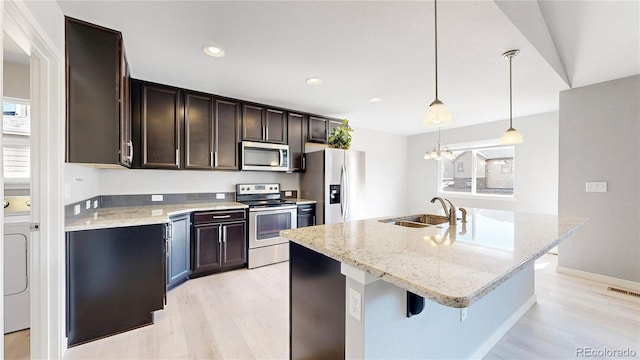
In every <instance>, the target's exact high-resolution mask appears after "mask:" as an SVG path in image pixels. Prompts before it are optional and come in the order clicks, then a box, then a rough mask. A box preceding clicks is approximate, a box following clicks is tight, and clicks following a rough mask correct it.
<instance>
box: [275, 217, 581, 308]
mask: <svg viewBox="0 0 640 360" xmlns="http://www.w3.org/2000/svg"><path fill="white" fill-rule="evenodd" d="M467 210H468V216H467V219H468V222H467V223H465V224H462V223H461V222H460V221H458V224H457V225H453V226H450V225H449V224H448V223H445V224H442V225H437V226H430V227H424V228H409V227H403V226H398V225H394V224H393V223H389V222H386V223H385V222H382V221H380V220H382V219H370V220H360V221H353V222H348V223H344V224H331V225H320V226H313V227H305V228H300V229H292V230H284V231H282V232H281V235H282V236H284V237H286V238H288V239H290V240H291V241H293V242H295V243H298V244H300V245H303V246H305V247H307V248H309V249H312V250H314V251H317V252H319V253H322V254H324V255H326V256H328V257H330V258H333V259H335V260H338V261H340V262H343V263H345V264H348V265H351V266H353V267H355V268H357V269H360V270H363V271H366V272H368V273H370V274H371V275H373V276H375V277H379V278H380V279H382V280H385V281H388V282H390V283H392V284H394V285H396V286H398V287H401V288H403V289H406V290H409V291H411V292H413V293H415V294H418V295H420V296H423V297H425V298H427V299H430V300H433V301H435V302H437V303H440V304H442V305H446V306H450V307H456V308H463V307H468V306H469V305H471V304H473V303H474V302H476V301H477V300H479V299H480V298H482V297H483V296H484V295H486V294H488V293H489V292H491V291H492V290H493V289H495V288H496V287H498V286H499V285H500V284H502V283H503V282H505V281H507V280H508V279H509V278H511V276H513V275H514V274H516V273H517V272H518V271H520V270H521V269H523V268H524V267H525V266H527V265H529V264H530V263H531V262H533V261H535V260H536V259H537V258H539V257H540V256H542V255H544V254H545V253H546V252H547V251H548V250H550V249H551V248H553V247H554V246H556V245H557V244H558V243H559V242H560V241H562V240H564V239H566V238H567V237H569V236H570V235H571V234H573V233H574V232H575V231H576V230H578V229H579V228H581V227H582V226H583V225H584V224H586V222H587V220H586V219H580V218H575V217H568V216H555V215H540V214H529V213H518V212H512V211H500V210H487V209H467Z"/></svg>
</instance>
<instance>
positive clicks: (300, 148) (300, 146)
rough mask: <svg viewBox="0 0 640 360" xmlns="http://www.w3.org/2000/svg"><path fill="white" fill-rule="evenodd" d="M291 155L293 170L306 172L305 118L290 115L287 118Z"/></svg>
mask: <svg viewBox="0 0 640 360" xmlns="http://www.w3.org/2000/svg"><path fill="white" fill-rule="evenodd" d="M287 121H288V131H287V137H288V141H287V143H288V144H289V154H290V156H291V170H292V171H304V165H305V164H304V141H305V134H304V116H303V115H299V114H293V113H289V114H288V116H287Z"/></svg>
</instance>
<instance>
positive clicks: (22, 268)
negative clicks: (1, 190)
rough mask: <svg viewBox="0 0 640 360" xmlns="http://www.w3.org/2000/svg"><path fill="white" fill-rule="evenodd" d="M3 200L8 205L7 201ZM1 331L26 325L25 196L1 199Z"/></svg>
mask: <svg viewBox="0 0 640 360" xmlns="http://www.w3.org/2000/svg"><path fill="white" fill-rule="evenodd" d="M7 202H8V203H9V204H7ZM4 204H5V209H4V210H5V216H4V333H5V334H7V333H10V332H14V331H18V330H23V329H27V328H29V326H30V325H29V312H30V309H29V308H30V299H29V296H30V291H29V282H30V281H29V265H30V260H29V253H30V249H31V244H30V238H31V232H30V230H29V227H30V225H31V215H30V213H29V197H28V196H20V197H11V198H5V202H4Z"/></svg>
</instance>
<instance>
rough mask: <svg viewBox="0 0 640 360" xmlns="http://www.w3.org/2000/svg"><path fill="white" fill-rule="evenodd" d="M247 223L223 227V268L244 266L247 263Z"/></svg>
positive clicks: (229, 224)
mask: <svg viewBox="0 0 640 360" xmlns="http://www.w3.org/2000/svg"><path fill="white" fill-rule="evenodd" d="M246 236H247V232H246V226H245V222H244V221H243V222H236V223H227V224H223V225H222V266H223V267H227V266H234V265H242V264H244V263H245V262H246V261H247V249H246V247H247V243H246Z"/></svg>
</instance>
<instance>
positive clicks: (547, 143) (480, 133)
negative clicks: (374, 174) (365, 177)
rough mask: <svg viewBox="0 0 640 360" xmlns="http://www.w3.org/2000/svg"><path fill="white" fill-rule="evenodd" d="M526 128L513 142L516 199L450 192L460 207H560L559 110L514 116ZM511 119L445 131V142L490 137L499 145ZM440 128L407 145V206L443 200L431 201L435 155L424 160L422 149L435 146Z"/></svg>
mask: <svg viewBox="0 0 640 360" xmlns="http://www.w3.org/2000/svg"><path fill="white" fill-rule="evenodd" d="M513 124H514V127H515V128H516V129H518V131H520V133H522V135H523V137H524V143H522V144H520V145H516V147H515V157H516V160H515V161H516V165H515V179H514V191H515V197H514V200H492V199H491V200H489V199H470V198H464V197H461V196H452V195H446V197H447V198H449V199H451V201H452V202H453V203H454V204H455V205H456V206H457V207H459V206H464V207H478V208H488V209H502V210H516V211H523V212H535V213H542V214H557V212H558V113H556V112H552V113H544V114H538V115H532V116H527V117H522V118H516V119H514V120H513ZM508 125H509V124H508V121H507V120H501V121H495V122H491V123H486V124H481V125H474V126H467V127H462V128H454V129H450V130H445V129H443V130H442V142H443V145H450V144H453V145H455V144H466V143H473V142H478V143H482V142H490V141H494V142H495V143H496V144H497V143H498V141H499V138H500V136H501V135H502V133H503V132H504V131H505V130H506V128H507V127H508ZM437 139H438V134H437V132H430V133H426V134H421V135H414V136H411V137H409V140H408V150H407V159H408V160H407V167H408V175H407V180H408V181H407V188H408V192H409V194H410V196H408V204H407V206H408V211H409V212H422V211H434V210H439V209H440V208H439V207H438V206H439V204H438V203H436V204H435V205H434V204H431V203H429V201H430V200H431V198H432V197H434V196H439V195H438V188H439V187H438V185H439V184H438V166H439V163H438V162H436V161H434V160H424V159H422V156H423V155H424V153H425V152H426V151H427V150H429V149H431V148H433V147H434V145H435V144H436V142H437Z"/></svg>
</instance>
